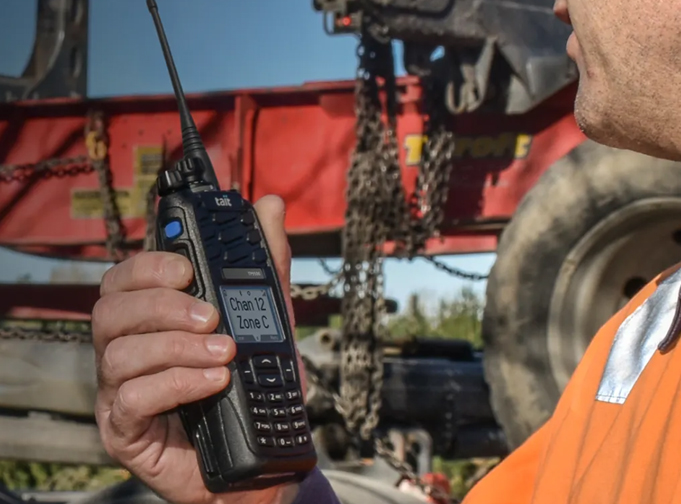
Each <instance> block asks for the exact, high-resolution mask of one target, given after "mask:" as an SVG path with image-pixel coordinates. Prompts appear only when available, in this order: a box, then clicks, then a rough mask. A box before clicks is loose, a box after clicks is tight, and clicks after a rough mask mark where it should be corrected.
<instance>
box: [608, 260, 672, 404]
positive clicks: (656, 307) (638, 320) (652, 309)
mask: <svg viewBox="0 0 681 504" xmlns="http://www.w3.org/2000/svg"><path fill="white" fill-rule="evenodd" d="M680 285H681V270H677V271H675V272H674V274H672V275H670V276H669V277H668V278H666V279H665V280H664V281H663V282H661V283H660V285H659V286H658V287H657V289H655V292H654V293H653V294H652V295H651V296H650V297H649V298H648V299H647V300H645V301H644V302H643V304H641V305H640V306H639V307H638V308H637V309H636V310H634V312H633V313H632V314H631V315H629V316H628V317H627V318H626V319H625V321H624V322H623V323H622V325H621V326H620V327H619V329H618V330H617V334H616V335H615V339H614V341H613V344H612V348H611V349H610V355H609V356H608V362H607V363H606V365H605V370H604V371H603V377H602V378H601V383H600V385H599V387H598V392H597V393H596V399H597V400H598V401H602V402H608V403H614V404H624V401H625V400H626V399H627V397H628V396H629V393H630V392H631V390H632V389H633V388H634V385H636V381H637V380H638V378H639V376H641V373H642V372H643V370H644V369H645V367H646V365H647V364H648V362H649V361H650V359H651V358H652V356H653V354H654V353H655V351H656V350H657V346H658V345H659V343H660V342H661V341H662V340H663V339H664V337H665V336H666V335H667V331H668V330H669V327H670V326H671V323H672V320H673V319H674V312H675V310H676V303H677V302H678V295H679V286H680Z"/></svg>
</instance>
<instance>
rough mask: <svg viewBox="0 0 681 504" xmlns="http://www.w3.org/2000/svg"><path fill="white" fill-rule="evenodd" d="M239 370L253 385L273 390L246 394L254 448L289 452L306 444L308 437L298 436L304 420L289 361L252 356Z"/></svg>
mask: <svg viewBox="0 0 681 504" xmlns="http://www.w3.org/2000/svg"><path fill="white" fill-rule="evenodd" d="M241 370H242V372H244V371H246V373H245V374H246V375H247V376H251V377H253V378H254V382H255V383H256V384H257V385H259V386H261V387H263V388H265V387H267V388H269V389H276V390H271V391H267V392H264V393H263V392H256V391H254V390H249V391H247V395H248V398H249V402H250V403H251V407H250V412H251V415H252V416H253V419H252V421H253V426H254V428H255V431H256V432H257V433H258V434H257V435H256V442H257V444H258V446H261V447H264V448H272V447H278V448H279V449H289V448H292V447H295V446H303V445H307V444H308V443H310V437H309V435H308V434H307V433H301V431H303V430H305V429H306V428H307V421H306V420H305V416H304V415H305V407H304V406H303V404H302V394H301V392H300V389H299V388H298V386H297V383H296V379H295V373H294V372H293V366H292V364H291V362H290V361H289V360H288V359H278V358H277V357H276V356H275V355H256V356H254V357H252V358H251V359H250V360H245V361H244V362H243V363H242V367H241ZM287 370H288V371H287ZM287 377H288V379H287ZM251 383H253V382H251Z"/></svg>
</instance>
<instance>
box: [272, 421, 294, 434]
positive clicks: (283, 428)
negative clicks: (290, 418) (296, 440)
mask: <svg viewBox="0 0 681 504" xmlns="http://www.w3.org/2000/svg"><path fill="white" fill-rule="evenodd" d="M274 430H275V431H276V432H288V431H289V430H291V426H290V425H289V424H287V423H285V422H277V423H275V424H274Z"/></svg>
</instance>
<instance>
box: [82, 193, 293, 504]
mask: <svg viewBox="0 0 681 504" xmlns="http://www.w3.org/2000/svg"><path fill="white" fill-rule="evenodd" d="M255 209H256V212H257V214H258V219H259V220H260V223H261V225H262V228H263V231H264V233H265V238H266V239H267V242H268V244H269V247H270V251H271V254H272V257H273V260H274V262H275V266H276V269H277V272H278V274H279V278H280V281H281V285H282V289H283V291H284V294H285V299H286V305H287V308H288V312H289V316H290V319H291V323H292V324H293V325H295V323H294V314H293V305H292V302H291V297H290V267H291V251H290V248H289V245H288V240H287V237H286V233H285V231H284V204H283V201H282V200H281V199H279V198H277V197H273V196H266V197H264V198H262V199H261V200H259V201H258V202H257V203H256V204H255ZM192 278H193V271H192V267H191V263H190V262H189V261H188V260H187V259H186V258H184V257H182V256H180V255H178V254H171V253H165V252H143V253H140V254H138V255H136V256H134V257H132V258H130V259H128V260H126V261H124V262H122V263H120V264H117V265H116V266H114V267H113V268H111V269H110V270H108V271H107V272H106V274H105V275H104V278H103V279H102V284H101V298H100V299H99V301H98V302H97V303H96V305H95V307H94V309H93V312H92V333H93V342H94V348H95V358H96V366H97V380H98V391H97V401H96V407H95V415H96V419H97V424H98V426H99V431H100V436H101V439H102V442H103V444H104V448H105V449H106V451H107V453H108V454H109V455H110V456H111V457H112V458H114V459H115V460H117V461H118V462H119V463H120V464H121V465H122V466H123V467H125V468H126V469H128V470H129V471H130V472H131V473H132V474H134V475H135V476H136V477H137V478H139V479H140V480H141V481H142V482H144V483H145V484H146V485H147V486H149V487H150V488H151V489H152V490H154V491H155V492H156V493H158V494H159V495H160V496H162V497H163V498H165V499H167V500H168V501H170V502H172V503H174V504H208V503H210V504H220V503H225V504H227V503H228V504H261V503H262V504H265V503H266V504H287V503H289V502H291V501H292V500H293V499H294V497H295V495H296V491H297V485H295V484H289V485H280V486H276V487H273V488H270V489H266V490H260V491H251V492H239V493H230V494H223V495H215V494H212V493H210V492H209V491H208V490H207V489H206V488H205V486H204V483H203V480H202V478H201V473H200V470H199V465H198V462H197V458H196V452H195V451H194V448H193V447H192V446H191V444H190V443H189V441H188V440H187V436H186V434H185V431H184V429H183V427H182V424H181V422H180V418H179V416H178V414H177V413H176V412H174V413H167V412H168V411H169V410H172V409H173V408H175V407H177V406H179V405H180V404H186V403H189V402H193V401H197V400H200V399H203V398H205V397H208V396H211V395H213V394H215V393H217V392H219V391H221V390H223V389H224V388H225V387H226V386H227V384H228V383H229V379H230V376H229V371H228V370H227V368H226V367H225V365H226V364H228V363H229V362H230V361H231V360H232V359H233V358H234V356H235V354H236V344H235V343H234V341H233V340H232V338H230V337H225V336H222V335H219V336H216V335H212V334H211V333H212V332H213V331H214V330H215V329H216V327H217V325H218V322H219V314H218V312H217V310H216V309H215V308H214V307H213V306H212V305H211V304H208V303H204V302H201V301H199V300H198V299H195V298H194V297H192V296H189V295H188V294H185V293H183V292H181V290H182V289H184V288H186V287H187V286H188V285H189V284H190V283H191V280H192ZM298 364H299V368H300V371H301V380H302V390H303V394H305V392H306V384H305V380H304V373H303V369H304V368H303V366H302V362H301V361H300V356H298Z"/></svg>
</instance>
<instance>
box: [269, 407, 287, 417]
mask: <svg viewBox="0 0 681 504" xmlns="http://www.w3.org/2000/svg"><path fill="white" fill-rule="evenodd" d="M272 416H273V417H274V418H282V417H285V416H286V410H285V409H284V408H272Z"/></svg>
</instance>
